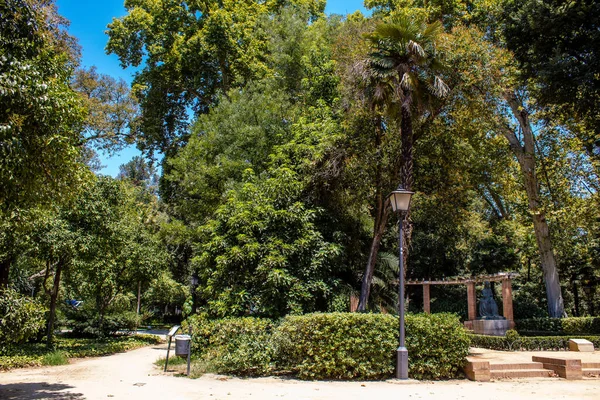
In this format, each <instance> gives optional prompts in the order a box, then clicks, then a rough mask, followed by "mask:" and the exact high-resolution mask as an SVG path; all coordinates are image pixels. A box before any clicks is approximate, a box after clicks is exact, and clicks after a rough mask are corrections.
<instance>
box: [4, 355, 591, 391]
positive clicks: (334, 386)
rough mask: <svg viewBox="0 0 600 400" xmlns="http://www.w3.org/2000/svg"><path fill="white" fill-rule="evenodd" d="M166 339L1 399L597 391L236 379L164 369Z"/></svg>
mask: <svg viewBox="0 0 600 400" xmlns="http://www.w3.org/2000/svg"><path fill="white" fill-rule="evenodd" d="M165 354H166V345H159V346H149V347H144V348H142V349H138V350H133V351H130V352H128V353H123V354H117V355H113V356H108V357H101V358H94V359H84V360H77V361H75V362H73V363H72V364H69V365H64V366H57V367H46V368H31V369H18V370H13V371H10V372H3V373H0V399H1V400H31V399H67V400H71V399H89V400H95V399H103V400H106V399H111V398H112V399H123V400H125V399H127V400H135V399H143V400H154V399H157V400H158V399H160V400H177V399H211V400H215V399H255V400H257V399H278V400H281V399H294V400H296V399H297V400H300V399H302V400H304V399H319V400H321V399H323V400H325V399H344V400H348V399H375V400H385V399H394V400H398V399H440V400H451V399H481V400H494V399H498V400H507V399H510V400H519V399H528V400H529V399H540V400H542V399H543V400H549V399H595V400H600V382H599V381H598V380H583V381H566V380H562V379H557V378H547V379H528V380H514V381H503V382H490V383H479V382H471V381H466V380H459V381H446V382H416V381H407V382H399V381H394V380H390V381H386V382H303V381H297V380H291V379H279V378H258V379H237V378H226V377H222V376H215V375H205V376H203V377H202V378H200V379H187V378H183V377H174V376H171V375H170V374H163V373H162V370H159V369H158V368H157V367H155V366H154V365H153V362H154V361H155V360H156V359H158V358H159V357H164V356H165Z"/></svg>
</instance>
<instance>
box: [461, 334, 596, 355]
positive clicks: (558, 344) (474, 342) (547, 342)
mask: <svg viewBox="0 0 600 400" xmlns="http://www.w3.org/2000/svg"><path fill="white" fill-rule="evenodd" d="M470 336H471V346H473V347H482V348H485V349H490V350H509V351H518V350H521V351H557V350H558V351H560V350H568V349H569V339H586V340H589V341H590V342H592V343H593V344H594V347H598V346H599V345H600V336H579V335H575V336H514V335H511V337H508V336H507V337H504V336H485V335H470Z"/></svg>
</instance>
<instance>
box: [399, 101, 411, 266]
mask: <svg viewBox="0 0 600 400" xmlns="http://www.w3.org/2000/svg"><path fill="white" fill-rule="evenodd" d="M411 103H412V97H411V95H410V94H407V95H406V100H405V101H404V103H403V104H402V121H401V124H400V129H401V132H400V134H401V139H402V168H401V170H400V173H401V176H400V182H402V186H404V189H406V190H412V187H413V183H414V174H413V171H414V161H413V160H414V133H413V126H412V113H411V109H410V108H411ZM402 225H403V230H402V233H403V235H402V236H403V237H402V249H403V252H402V258H403V260H402V261H403V262H404V271H402V273H403V274H404V277H406V270H407V267H408V249H409V244H410V241H411V238H412V232H413V224H412V221H411V220H410V209H409V210H408V211H407V212H405V213H404V220H403V222H402Z"/></svg>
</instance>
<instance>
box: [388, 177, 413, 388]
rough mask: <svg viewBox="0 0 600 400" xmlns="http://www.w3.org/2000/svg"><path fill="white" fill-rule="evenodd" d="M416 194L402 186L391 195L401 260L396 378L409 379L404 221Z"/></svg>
mask: <svg viewBox="0 0 600 400" xmlns="http://www.w3.org/2000/svg"><path fill="white" fill-rule="evenodd" d="M413 194H414V192H411V191H410V190H406V189H404V187H403V186H402V185H400V186H398V189H396V190H394V191H393V192H392V193H391V194H390V197H389V199H390V203H391V205H392V210H394V212H397V213H398V245H399V246H398V247H399V248H400V258H399V260H398V263H399V268H398V277H399V279H398V314H399V316H400V346H399V347H398V350H397V352H396V356H397V358H396V378H398V379H408V350H406V345H405V342H404V257H403V253H404V251H403V249H402V219H403V217H404V213H405V212H406V211H408V209H409V208H410V198H411V197H412V195H413Z"/></svg>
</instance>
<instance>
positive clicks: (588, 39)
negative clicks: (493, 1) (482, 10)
mask: <svg viewBox="0 0 600 400" xmlns="http://www.w3.org/2000/svg"><path fill="white" fill-rule="evenodd" d="M503 17H504V18H503V34H504V37H505V38H506V45H507V47H508V49H509V50H511V51H512V52H513V53H514V54H515V57H516V58H517V60H518V61H519V64H520V67H521V73H522V77H523V78H524V79H525V80H530V81H531V83H532V88H533V91H534V93H535V97H536V100H537V102H538V105H539V106H544V107H547V106H550V105H554V106H559V108H560V109H561V110H563V111H562V112H561V113H558V114H554V115H552V117H553V118H557V117H560V118H562V119H563V121H562V122H563V123H568V124H571V125H573V124H576V123H577V122H582V123H583V125H584V127H585V128H584V129H578V130H576V132H578V133H579V137H580V139H582V142H583V144H584V146H585V149H586V151H587V152H588V154H589V155H590V156H591V157H593V158H596V161H597V162H600V157H599V155H600V79H598V71H599V70H600V55H599V54H598V48H600V31H599V30H598V20H599V19H600V4H599V3H598V2H597V1H593V0H574V1H568V2H565V1H560V0H542V1H534V0H526V1H514V0H510V1H507V2H506V8H505V10H504V13H503Z"/></svg>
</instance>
